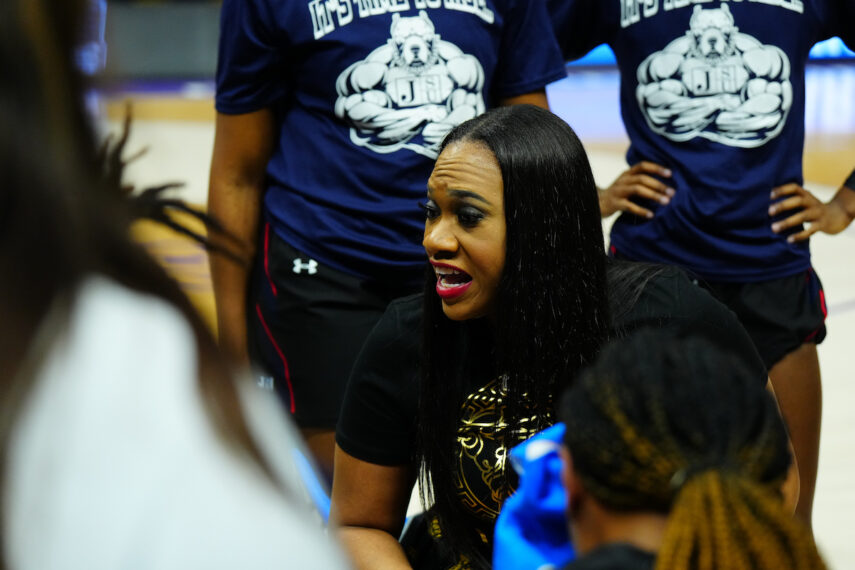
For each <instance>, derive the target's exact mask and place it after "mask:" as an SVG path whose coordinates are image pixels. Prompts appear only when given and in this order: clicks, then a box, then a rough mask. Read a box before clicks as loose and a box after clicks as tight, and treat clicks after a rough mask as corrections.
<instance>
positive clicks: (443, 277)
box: [434, 266, 472, 297]
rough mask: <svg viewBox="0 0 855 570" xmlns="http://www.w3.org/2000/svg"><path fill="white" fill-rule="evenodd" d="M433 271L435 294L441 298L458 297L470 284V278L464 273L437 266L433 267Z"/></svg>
mask: <svg viewBox="0 0 855 570" xmlns="http://www.w3.org/2000/svg"><path fill="white" fill-rule="evenodd" d="M434 271H435V272H436V292H437V293H438V294H439V295H440V296H441V297H454V296H457V295H460V294H462V293H463V292H464V291H465V290H466V289H468V288H469V285H471V284H472V277H471V276H470V275H469V274H468V273H466V272H465V271H460V270H459V269H454V268H451V267H439V266H434Z"/></svg>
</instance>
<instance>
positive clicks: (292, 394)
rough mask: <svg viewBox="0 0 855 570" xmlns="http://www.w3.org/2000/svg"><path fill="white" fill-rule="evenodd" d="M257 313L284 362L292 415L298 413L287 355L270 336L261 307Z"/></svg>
mask: <svg viewBox="0 0 855 570" xmlns="http://www.w3.org/2000/svg"><path fill="white" fill-rule="evenodd" d="M255 312H256V313H257V314H258V320H259V321H261V326H262V327H263V328H264V333H265V334H266V335H267V339H268V340H269V341H270V344H272V345H273V348H274V349H275V350H276V354H278V355H279V359H280V360H281V361H282V370H283V371H284V372H285V384H286V385H287V386H288V396H289V397H290V398H291V413H292V414H293V413H295V412H296V411H297V406H296V404H295V403H294V386H293V385H292V384H291V371H290V370H289V369H288V359H287V358H285V355H284V354H283V353H282V349H281V348H279V345H278V344H277V343H276V341H275V340H274V339H273V335H272V334H270V329H269V328H268V327H267V322H266V321H265V320H264V315H262V314H261V307H260V306H259V305H255Z"/></svg>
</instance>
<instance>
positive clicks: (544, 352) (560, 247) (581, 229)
mask: <svg viewBox="0 0 855 570" xmlns="http://www.w3.org/2000/svg"><path fill="white" fill-rule="evenodd" d="M462 141H471V142H475V143H478V144H483V145H484V146H486V147H487V148H488V149H489V150H490V151H491V152H492V153H493V155H494V156H495V157H496V160H497V162H498V164H499V167H500V169H501V173H502V181H503V184H504V210H505V220H506V227H507V234H506V256H505V264H504V270H503V272H502V276H501V279H500V282H499V288H498V295H497V303H496V312H495V315H492V320H491V324H488V323H487V321H486V320H485V319H481V320H478V321H475V322H467V321H464V322H453V321H451V320H450V319H448V318H447V317H445V315H444V314H443V312H442V306H441V303H440V299H439V297H438V296H437V295H436V292H435V285H436V278H435V276H434V275H433V273H432V272H429V274H428V276H427V279H426V283H425V295H424V299H425V307H424V335H425V336H424V353H423V358H424V363H423V378H422V382H421V388H420V400H419V417H418V429H419V440H418V449H417V457H418V460H419V461H420V463H421V467H422V472H423V474H424V476H423V478H422V491H423V496H426V497H428V500H430V499H431V498H432V499H433V502H434V504H435V507H434V512H435V513H436V514H437V515H438V516H439V519H440V524H441V526H442V529H443V536H445V537H448V538H449V539H450V541H451V543H452V545H453V548H454V550H455V551H456V552H458V553H463V554H465V555H466V556H467V557H468V558H469V559H470V560H471V561H472V562H473V563H475V564H476V565H478V564H479V563H480V564H483V563H484V561H483V560H480V559H479V556H478V552H477V549H476V548H475V547H474V544H473V542H472V541H470V540H469V539H468V538H467V537H469V536H471V535H470V532H471V531H469V530H468V529H465V528H462V527H463V526H465V522H464V521H463V520H462V518H461V516H460V513H461V512H462V511H461V505H460V503H459V500H458V498H457V491H456V489H455V485H454V474H455V472H456V467H455V466H456V462H455V458H456V454H458V453H459V449H458V448H457V430H458V424H459V421H460V414H461V409H460V406H461V404H462V403H463V400H464V399H465V397H466V396H467V395H468V394H466V393H465V391H466V386H467V375H469V374H473V373H477V372H478V371H477V370H474V368H475V367H481V368H482V371H483V368H484V367H487V369H488V370H489V372H490V373H491V374H493V375H494V378H500V379H501V383H502V385H503V387H504V392H505V394H504V397H503V400H504V403H505V409H504V412H503V419H504V424H505V426H504V427H502V429H501V430H500V433H499V434H498V435H499V438H500V441H502V443H503V445H504V447H505V448H506V449H507V448H508V447H510V446H511V445H513V444H515V443H516V442H517V441H518V438H519V437H520V434H522V433H523V432H524V431H525V430H537V429H540V428H543V427H546V426H548V425H550V424H551V423H552V422H553V420H552V417H553V396H555V395H556V394H558V393H560V391H561V389H562V387H563V386H564V385H565V384H566V383H567V382H568V381H569V380H570V379H572V378H573V376H574V375H575V374H576V372H577V371H578V370H579V369H581V367H582V366H584V365H585V364H588V363H589V362H591V361H592V360H593V358H594V356H595V355H596V353H597V351H598V349H599V347H600V345H601V344H602V343H603V341H604V339H605V337H606V334H607V328H608V317H607V314H608V309H607V301H606V276H605V253H604V247H603V234H602V228H601V224H600V214H599V206H598V200H597V190H596V186H595V184H594V178H593V175H592V173H591V167H590V164H589V162H588V157H587V155H586V154H585V151H584V149H583V147H582V144H581V142H580V141H579V139H578V137H577V136H576V134H575V133H574V132H573V130H572V129H571V128H570V127H569V126H568V125H567V124H566V123H565V122H564V121H562V120H561V119H559V118H558V117H556V116H555V115H553V114H552V113H550V112H549V111H546V110H544V109H541V108H538V107H534V106H530V105H519V106H511V107H502V108H498V109H494V110H491V111H488V112H487V113H485V114H484V115H481V116H479V117H477V118H475V119H472V120H470V121H467V122H465V123H463V124H461V125H459V126H458V127H456V128H455V129H453V130H452V131H451V132H450V133H449V134H448V136H447V137H446V139H445V141H444V143H443V146H442V148H443V149H444V148H446V147H447V146H448V145H451V144H454V143H458V142H462ZM485 341H486V344H492V350H491V351H489V350H488V351H486V352H484V351H481V350H476V347H481V348H482V347H483V345H484V344H485ZM484 354H486V355H488V359H487V361H486V362H485V361H484V358H481V356H483V355H484ZM453 355H456V356H458V357H459V358H453V357H452V356H453ZM524 423H525V424H526V425H525V426H523V424H524ZM506 471H507V470H506ZM500 476H501V478H502V483H503V486H504V489H505V490H506V492H507V493H509V492H510V481H509V478H508V473H507V472H505V473H502V474H501V475H500Z"/></svg>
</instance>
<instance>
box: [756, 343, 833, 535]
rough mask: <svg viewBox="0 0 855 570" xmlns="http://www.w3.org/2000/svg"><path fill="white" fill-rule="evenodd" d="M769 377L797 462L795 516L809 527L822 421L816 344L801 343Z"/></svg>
mask: <svg viewBox="0 0 855 570" xmlns="http://www.w3.org/2000/svg"><path fill="white" fill-rule="evenodd" d="M769 377H770V378H771V380H772V386H773V387H774V388H775V395H776V396H777V397H778V405H779V406H780V407H781V413H782V414H783V416H784V420H785V421H786V422H787V426H788V427H789V429H790V438H791V440H792V443H793V451H794V452H795V454H796V458H797V460H798V468H799V479H800V481H799V484H800V491H799V502H798V504H797V505H796V514H797V515H799V517H800V518H801V519H802V520H804V521H805V522H807V523H808V524H810V523H811V514H812V511H813V497H814V491H815V489H816V476H817V466H818V462H819V435H820V424H821V420H822V382H821V379H820V371H819V359H818V358H817V353H816V344H814V343H805V344H803V345H801V346H800V347H799V348H797V349H796V350H794V351H792V352H790V353H789V354H787V355H786V356H784V357H783V358H782V359H781V360H779V361H778V362H777V363H776V364H775V365H773V366H772V368H771V369H770V370H769Z"/></svg>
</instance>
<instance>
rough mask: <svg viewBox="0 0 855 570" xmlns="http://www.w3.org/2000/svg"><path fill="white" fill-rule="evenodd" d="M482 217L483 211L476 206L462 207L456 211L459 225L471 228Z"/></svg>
mask: <svg viewBox="0 0 855 570" xmlns="http://www.w3.org/2000/svg"><path fill="white" fill-rule="evenodd" d="M483 219H484V213H483V212H481V211H480V210H478V209H476V208H462V209H460V210H458V212H457V220H458V221H459V222H460V225H461V226H464V227H468V228H471V227H473V226H477V225H478V223H479V222H480V221H481V220H483Z"/></svg>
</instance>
